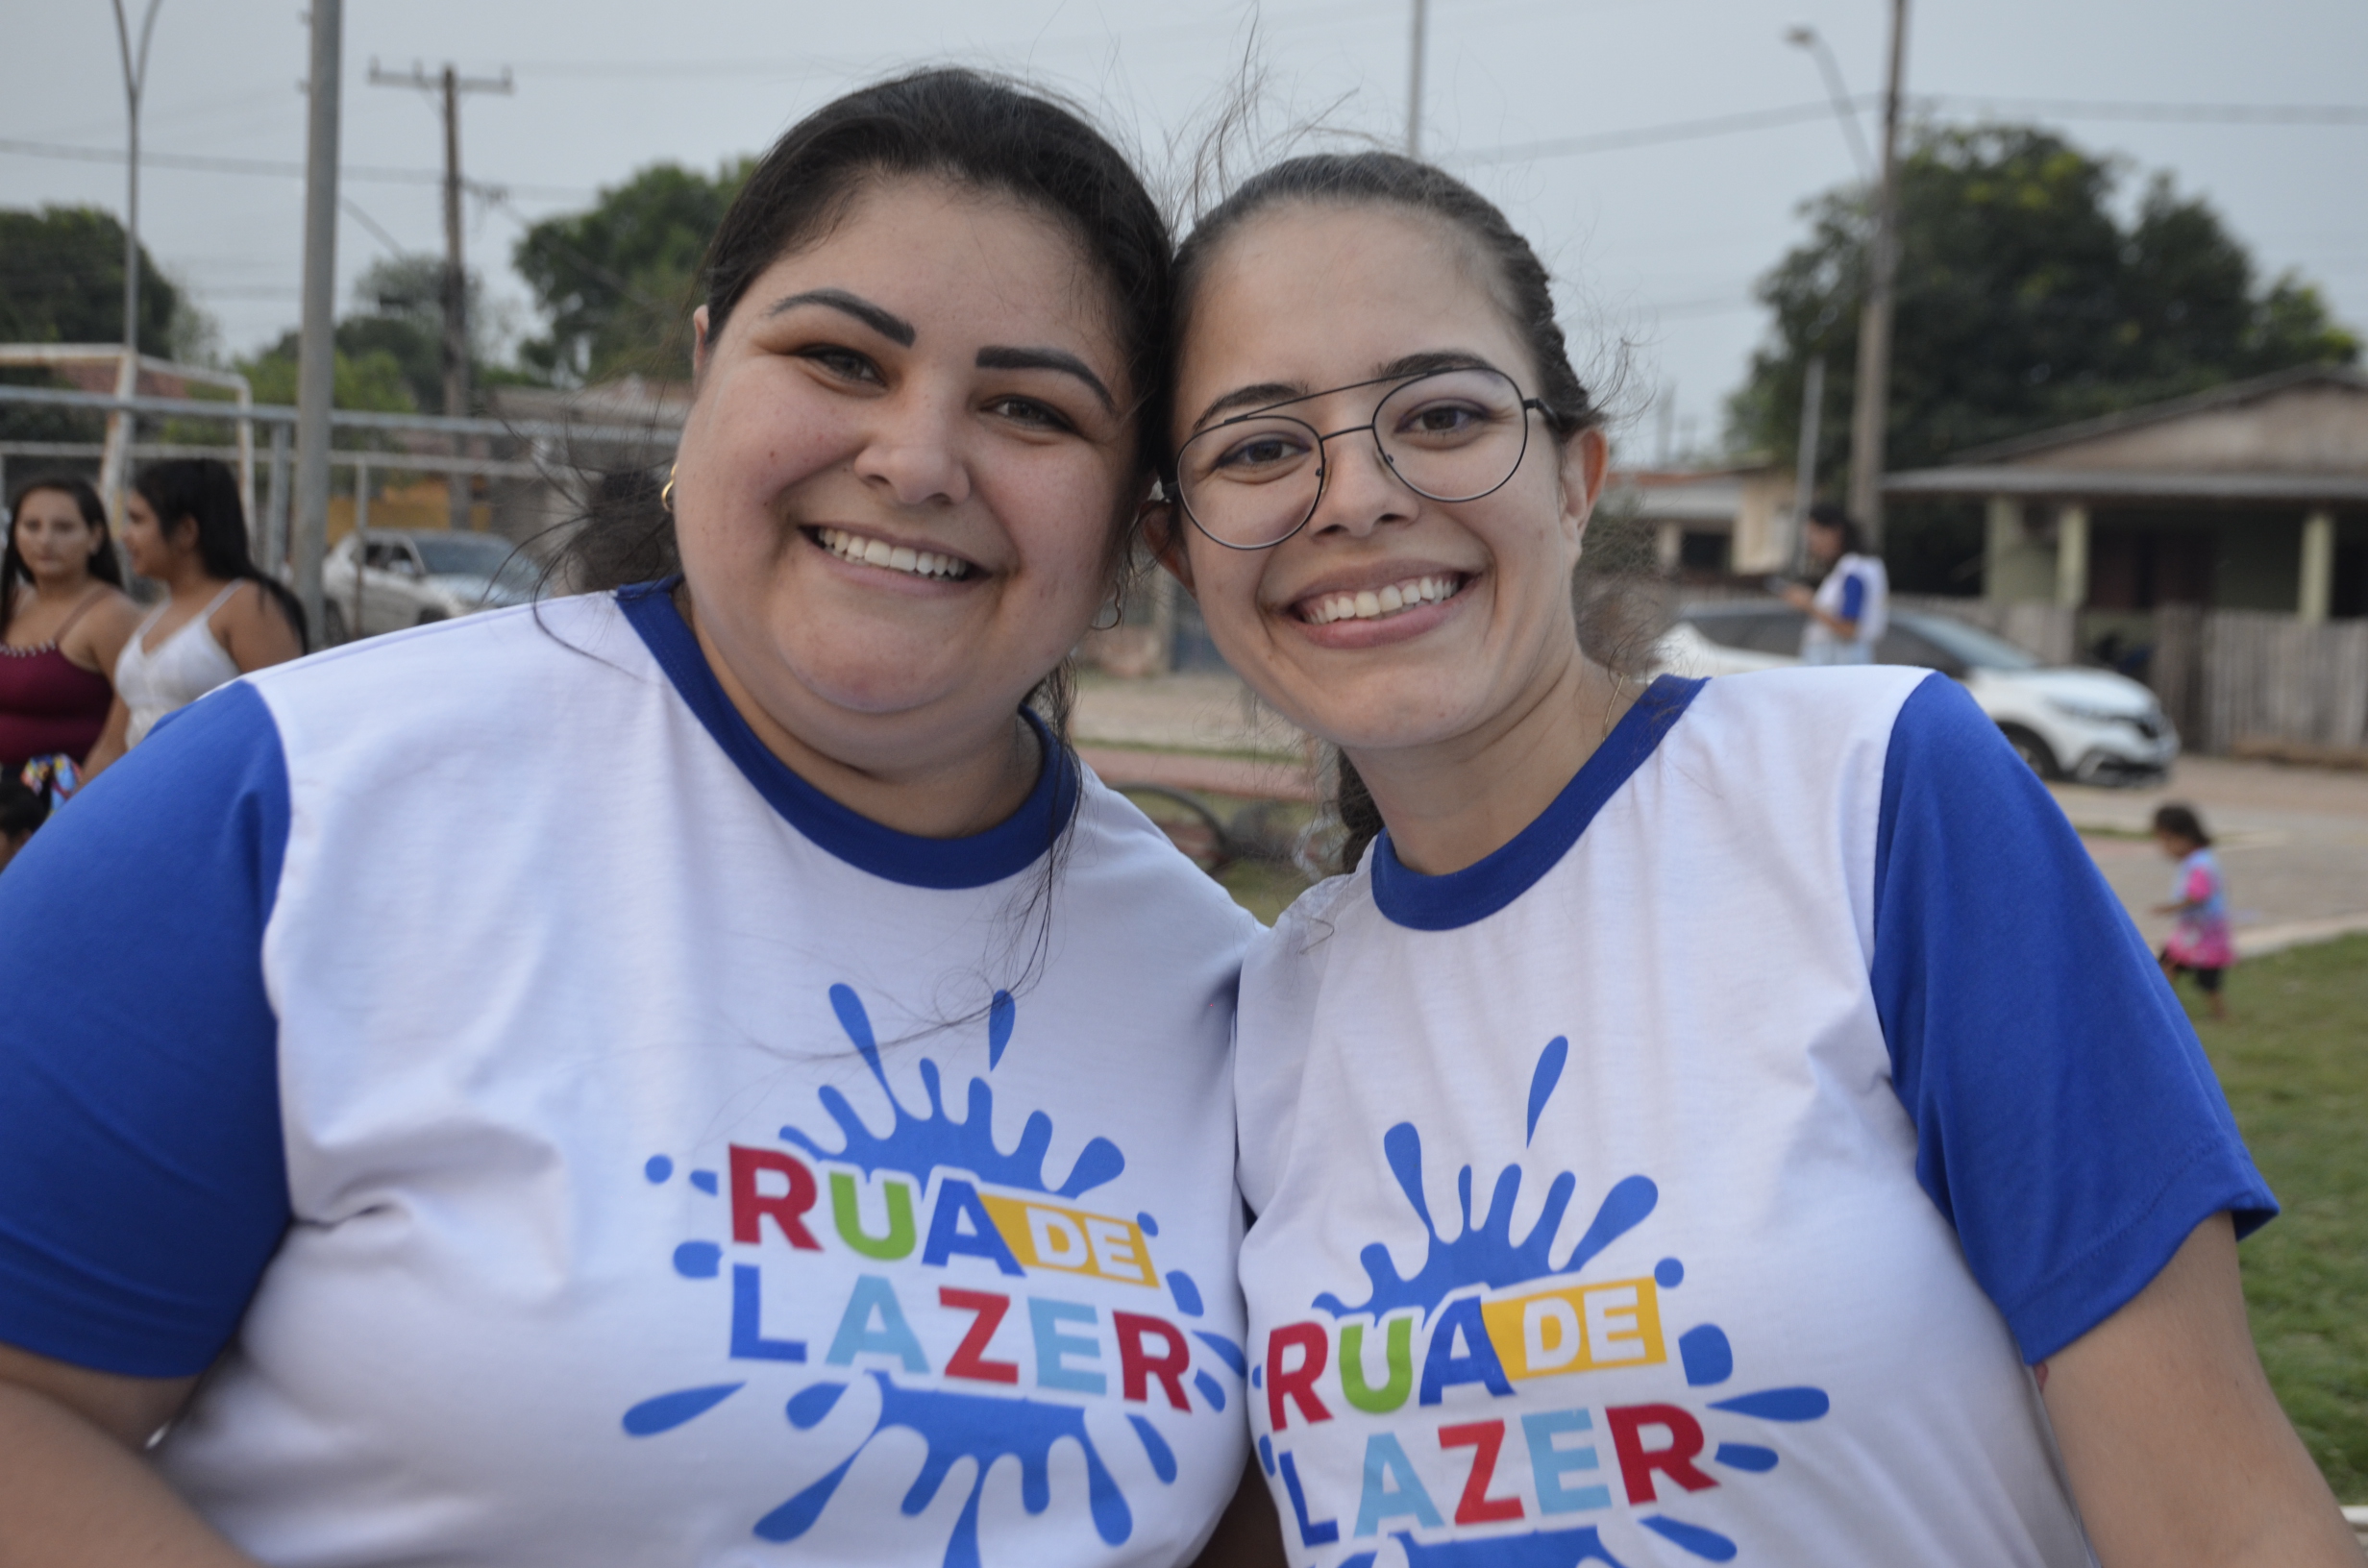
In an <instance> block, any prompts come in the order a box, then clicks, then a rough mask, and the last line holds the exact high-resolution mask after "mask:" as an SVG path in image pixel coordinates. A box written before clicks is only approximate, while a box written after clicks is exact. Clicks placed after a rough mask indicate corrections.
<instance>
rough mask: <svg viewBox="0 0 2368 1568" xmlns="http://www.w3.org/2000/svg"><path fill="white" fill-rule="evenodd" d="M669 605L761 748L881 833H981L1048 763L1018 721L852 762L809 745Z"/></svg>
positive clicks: (679, 598) (688, 606) (682, 600)
mask: <svg viewBox="0 0 2368 1568" xmlns="http://www.w3.org/2000/svg"><path fill="white" fill-rule="evenodd" d="M675 605H676V607H677V608H678V610H679V611H680V612H681V614H682V618H683V619H684V620H685V621H686V622H688V623H689V624H690V627H691V634H692V635H693V636H694V637H695V638H697V639H698V642H699V648H700V652H701V653H702V654H703V656H704V657H705V659H706V661H707V667H708V669H710V670H711V671H713V672H714V674H715V677H716V683H717V684H718V685H720V686H722V687H723V689H724V695H725V697H726V698H728V700H729V701H730V702H731V705H732V707H733V708H734V709H735V710H736V711H737V712H738V713H739V715H740V717H741V718H742V719H744V720H746V721H747V722H748V725H749V728H750V729H752V731H754V732H755V735H756V738H757V740H758V741H759V742H761V743H762V744H763V745H764V747H765V749H766V750H768V751H771V752H772V753H773V754H774V755H775V756H777V757H778V758H779V759H780V760H781V761H782V762H783V763H784V764H785V765H786V766H787V767H788V768H789V770H790V771H791V772H794V773H796V774H797V775H798V776H799V777H800V778H802V779H803V780H805V781H806V782H807V783H808V784H811V785H812V786H814V788H815V789H817V790H820V791H821V792H822V793H823V794H824V795H826V796H829V797H830V798H831V799H833V800H835V801H837V802H838V803H839V804H840V805H842V806H845V807H847V808H848V809H849V810H850V811H852V812H855V813H857V814H859V815H861V816H864V817H867V818H869V819H871V820H872V821H875V822H877V823H878V824H879V825H880V826H882V827H886V828H893V829H895V830H896V831H897V832H900V833H910V834H913V835H915V836H916V837H919V838H926V839H953V838H964V837H967V836H969V835H971V834H974V833H983V832H985V831H986V830H987V829H988V828H991V827H993V826H995V825H996V824H997V823H999V822H1000V821H1003V820H1004V819H1006V818H1008V817H1009V816H1010V815H1011V814H1012V813H1013V812H1015V811H1018V810H1019V809H1020V807H1021V806H1022V805H1023V804H1024V803H1025V802H1026V800H1027V797H1028V795H1029V792H1030V791H1032V790H1033V789H1034V788H1035V787H1036V782H1037V779H1038V778H1039V777H1040V776H1041V774H1042V772H1043V770H1044V769H1045V768H1046V767H1048V766H1049V765H1050V762H1051V759H1050V758H1048V757H1047V756H1045V755H1044V750H1045V748H1044V747H1043V745H1042V744H1041V743H1040V742H1039V741H1038V739H1037V736H1036V731H1035V728H1034V726H1033V725H1031V724H1029V723H1027V722H1026V721H1025V720H1024V719H1022V718H1021V717H1020V716H1019V714H1017V713H1012V714H1008V715H997V716H993V717H990V718H986V719H982V720H981V722H980V723H979V724H978V725H977V726H976V728H975V733H973V734H967V735H951V734H947V733H945V732H943V731H939V732H936V733H934V734H932V735H931V736H929V737H928V739H927V741H926V742H925V744H924V745H922V746H920V747H915V748H911V749H902V748H899V749H897V750H895V751H893V752H884V753H883V754H881V755H879V756H877V757H873V758H867V759H864V760H853V759H850V758H847V757H843V756H837V755H833V754H832V753H831V752H830V751H827V750H825V749H823V748H821V747H817V746H814V745H813V744H811V743H809V742H808V741H807V740H806V739H805V738H804V737H802V736H801V735H799V734H798V733H797V732H796V731H794V730H792V729H791V728H789V726H787V725H786V724H783V723H780V722H779V721H778V720H777V719H775V718H774V717H773V716H772V715H771V714H770V713H768V712H766V711H765V708H764V706H763V704H762V703H760V702H758V701H757V700H756V698H755V697H754V695H753V694H752V693H751V692H750V691H749V689H748V688H747V686H746V685H745V684H744V683H743V682H742V681H741V680H740V678H739V676H738V675H737V674H735V673H734V672H733V670H732V668H731V664H730V661H729V660H728V659H726V658H725V657H724V656H723V654H722V653H721V652H720V651H719V650H718V649H716V647H715V646H714V643H713V642H712V641H711V640H710V638H709V637H708V635H707V633H706V631H705V629H704V628H703V626H702V625H701V624H700V621H699V616H698V612H697V610H696V608H695V607H694V605H693V604H692V602H691V597H690V594H689V593H688V591H687V590H678V591H677V593H676V596H675Z"/></svg>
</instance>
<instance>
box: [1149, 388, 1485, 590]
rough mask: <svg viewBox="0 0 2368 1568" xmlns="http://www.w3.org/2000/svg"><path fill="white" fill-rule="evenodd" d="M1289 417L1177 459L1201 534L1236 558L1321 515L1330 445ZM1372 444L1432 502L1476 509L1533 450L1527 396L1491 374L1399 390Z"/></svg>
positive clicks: (1217, 437) (1376, 417) (1255, 421)
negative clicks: (1525, 405)
mask: <svg viewBox="0 0 2368 1568" xmlns="http://www.w3.org/2000/svg"><path fill="white" fill-rule="evenodd" d="M1361 429H1363V427H1353V428H1351V429H1348V430H1345V431H1340V432H1336V434H1335V436H1332V437H1320V436H1319V434H1318V432H1317V429H1316V428H1315V427H1314V426H1312V425H1309V424H1307V423H1306V422H1305V421H1303V420H1299V419H1295V418H1292V417H1291V416H1289V415H1286V414H1280V413H1275V414H1258V415H1253V416H1251V417H1248V418H1246V419H1241V420H1236V421H1232V422H1230V423H1227V424H1223V425H1219V426H1215V427H1212V428H1211V429H1206V430H1203V431H1201V432H1200V433H1199V434H1198V435H1196V436H1195V437H1193V439H1192V440H1190V441H1188V442H1186V443H1185V445H1184V450H1183V451H1182V452H1180V453H1177V454H1176V484H1177V488H1178V490H1179V491H1180V492H1181V493H1182V497H1183V502H1184V506H1185V509H1186V510H1187V511H1188V512H1190V513H1191V515H1192V520H1193V522H1194V523H1195V524H1196V525H1197V526H1198V527H1199V528H1200V529H1201V531H1203V532H1204V533H1206V534H1208V535H1209V537H1211V538H1212V539H1215V540H1216V541H1218V542H1219V543H1220V544H1224V545H1230V546H1232V547H1233V548H1234V549H1236V550H1260V549H1264V548H1265V547H1267V546H1269V545H1272V544H1277V543H1279V542H1280V541H1282V540H1284V539H1287V538H1289V537H1290V536H1291V535H1292V534H1293V533H1295V532H1296V531H1297V530H1298V528H1299V527H1300V526H1301V525H1302V524H1304V523H1306V522H1307V520H1308V519H1309V518H1310V517H1312V516H1313V515H1314V514H1315V511H1316V505H1317V502H1318V501H1319V500H1320V497H1321V494H1322V488H1323V470H1324V458H1323V442H1324V441H1325V440H1327V439H1337V438H1339V437H1340V436H1345V435H1354V434H1357V433H1359V431H1360V430H1361ZM1370 429H1371V430H1372V437H1373V441H1374V443H1375V444H1376V445H1377V446H1378V447H1379V448H1380V450H1381V453H1382V454H1383V456H1384V457H1386V458H1387V459H1388V461H1389V464H1390V467H1391V469H1392V470H1393V471H1394V473H1395V474H1396V475H1397V477H1398V478H1400V479H1401V480H1403V481H1404V482H1405V483H1406V485H1407V486H1408V487H1409V488H1411V489H1413V490H1414V491H1415V492H1416V493H1417V494H1418V495H1422V496H1425V497H1428V498H1429V499H1430V500H1433V501H1443V502H1459V501H1472V500H1476V499H1478V498H1479V497H1481V496H1485V495H1487V494H1489V493H1490V492H1491V491H1492V490H1495V489H1497V488H1498V487H1500V486H1501V485H1503V484H1504V482H1505V481H1506V480H1507V479H1509V478H1512V477H1513V472H1514V470H1515V469H1517V468H1518V467H1519V466H1520V463H1521V455H1522V453H1523V451H1524V450H1525V449H1526V447H1527V445H1528V437H1529V421H1528V416H1527V413H1526V411H1525V410H1524V409H1523V407H1522V404H1521V394H1520V389H1519V388H1518V387H1517V386H1516V385H1515V384H1514V382H1513V380H1512V379H1511V378H1509V377H1507V376H1505V375H1504V374H1502V373H1501V372H1498V371H1493V370H1479V369H1474V370H1450V371H1441V372H1438V373H1436V374H1433V375H1429V376H1422V377H1418V378H1417V379H1415V380H1411V381H1405V382H1402V383H1400V384H1399V385H1397V386H1395V387H1394V388H1392V389H1391V390H1390V392H1389V394H1388V395H1387V396H1385V397H1384V398H1383V399H1382V400H1381V403H1380V404H1379V405H1378V406H1377V407H1376V408H1375V409H1374V411H1373V422H1372V425H1371V427H1370Z"/></svg>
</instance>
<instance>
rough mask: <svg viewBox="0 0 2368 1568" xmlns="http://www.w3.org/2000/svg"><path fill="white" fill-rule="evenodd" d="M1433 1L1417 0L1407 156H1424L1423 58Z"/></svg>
mask: <svg viewBox="0 0 2368 1568" xmlns="http://www.w3.org/2000/svg"><path fill="white" fill-rule="evenodd" d="M1430 24H1431V0H1415V37H1414V62H1413V64H1412V65H1411V66H1410V67H1409V68H1408V73H1407V82H1406V156H1407V157H1408V158H1420V157H1421V156H1422V57H1423V54H1424V52H1425V50H1426V49H1427V48H1428V47H1429V44H1430V31H1431V25H1430Z"/></svg>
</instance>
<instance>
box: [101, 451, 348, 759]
mask: <svg viewBox="0 0 2368 1568" xmlns="http://www.w3.org/2000/svg"><path fill="white" fill-rule="evenodd" d="M123 511H124V526H123V544H124V549H125V550H126V551H130V553H131V556H132V570H133V571H135V572H136V573H138V574H139V575H140V576H143V577H153V578H154V579H156V580H157V581H159V582H160V583H162V584H164V587H165V590H166V598H165V600H164V602H163V603H161V604H160V605H158V606H157V607H156V608H155V609H153V610H150V611H149V612H148V615H147V618H146V619H145V620H143V621H141V622H140V623H139V627H138V630H137V631H136V633H135V634H134V635H132V636H131V637H130V638H128V639H127V640H126V641H125V643H124V644H123V651H122V653H121V655H120V656H119V657H118V658H117V659H116V661H115V667H114V668H115V705H114V709H113V711H112V712H111V713H110V714H109V715H108V719H107V729H106V733H104V734H103V735H101V736H100V737H99V743H98V745H97V746H95V747H92V748H91V750H90V755H89V758H88V760H87V761H86V763H85V764H84V765H83V775H84V777H86V778H89V777H92V776H95V775H96V774H97V773H98V772H100V771H101V770H103V769H105V768H106V767H107V766H108V765H109V764H110V763H111V762H113V761H114V760H115V759H116V758H118V757H120V756H122V755H123V754H124V752H126V751H128V750H130V749H131V748H132V747H136V746H137V745H138V744H139V743H140V742H141V741H142V740H144V739H146V737H147V734H148V731H149V729H150V728H151V727H152V726H154V725H155V723H156V722H157V721H158V720H159V719H161V718H163V717H164V716H165V715H166V714H168V713H170V712H172V711H173V710H174V709H175V708H182V707H186V706H187V705H188V704H190V703H192V702H194V701H196V700H197V699H198V698H201V697H204V696H205V695H206V694H207V693H208V692H210V691H212V690H213V689H214V688H215V687H217V686H221V685H226V684H228V683H229V682H231V681H234V680H236V679H237V678H238V677H239V676H240V675H243V674H251V673H253V672H255V671H257V670H260V669H262V668H264V667H265V666H267V665H274V664H284V663H286V662H287V661H288V660H290V659H293V658H300V657H302V656H303V655H304V654H305V653H306V652H308V650H309V645H308V639H307V638H306V635H305V615H304V610H303V608H302V606H300V605H299V604H298V603H297V602H296V596H295V595H293V594H291V593H289V592H288V591H287V590H286V589H285V588H284V587H282V586H281V585H280V584H279V583H277V582H274V581H272V580H271V578H269V577H267V576H264V575H263V570H262V568H260V567H259V566H257V565H256V564H255V562H254V560H253V559H252V558H251V557H250V556H249V555H248V553H247V514H246V508H245V507H244V506H242V505H240V504H239V501H238V479H237V477H236V476H235V475H234V474H232V473H231V470H230V465H229V464H227V463H223V462H219V461H217V460H216V459H214V458H211V457H188V458H176V459H173V460H170V461H167V462H161V463H150V464H149V465H148V466H147V467H146V468H144V469H141V470H140V473H139V478H137V479H136V480H134V481H133V487H132V490H131V493H130V494H128V495H126V496H125V497H124V505H123ZM247 583H253V584H254V585H255V586H254V591H253V592H252V593H242V592H240V591H239V590H240V589H241V587H242V586H244V585H245V584H247Z"/></svg>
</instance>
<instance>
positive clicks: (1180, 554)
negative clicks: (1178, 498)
mask: <svg viewBox="0 0 2368 1568" xmlns="http://www.w3.org/2000/svg"><path fill="white" fill-rule="evenodd" d="M1135 521H1136V524H1137V525H1138V526H1139V527H1141V528H1142V529H1143V543H1144V546H1145V548H1147V549H1148V550H1149V551H1150V552H1151V558H1152V559H1153V560H1156V561H1157V562H1159V564H1160V568H1161V570H1163V571H1165V572H1166V573H1167V574H1168V576H1172V577H1173V578H1175V580H1176V581H1178V582H1180V583H1182V584H1183V585H1184V591H1185V592H1186V593H1188V594H1193V558H1192V554H1191V552H1190V551H1187V550H1186V549H1185V547H1184V534H1185V526H1184V519H1183V514H1182V513H1180V512H1179V511H1177V509H1176V504H1175V502H1172V501H1170V500H1168V499H1167V498H1166V497H1165V496H1163V495H1154V496H1152V497H1151V498H1150V499H1149V500H1148V501H1146V502H1144V503H1143V509H1142V510H1141V511H1139V512H1137V513H1136V514H1135ZM1193 597H1194V598H1195V599H1198V598H1199V597H1200V596H1199V595H1198V594H1193Z"/></svg>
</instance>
